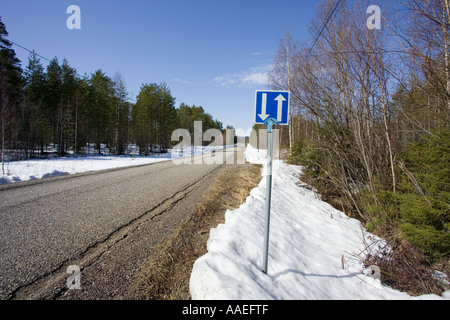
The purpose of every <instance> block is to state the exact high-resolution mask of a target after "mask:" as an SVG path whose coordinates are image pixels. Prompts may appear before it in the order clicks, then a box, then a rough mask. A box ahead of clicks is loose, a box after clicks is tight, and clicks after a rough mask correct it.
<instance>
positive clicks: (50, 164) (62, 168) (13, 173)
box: [0, 146, 223, 185]
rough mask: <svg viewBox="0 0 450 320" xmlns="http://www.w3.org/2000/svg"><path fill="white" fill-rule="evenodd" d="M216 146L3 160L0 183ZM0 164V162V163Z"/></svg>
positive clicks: (163, 158)
mask: <svg viewBox="0 0 450 320" xmlns="http://www.w3.org/2000/svg"><path fill="white" fill-rule="evenodd" d="M222 148H223V147H222V146H219V147H188V148H185V149H184V150H181V151H178V150H169V152H168V153H155V154H153V155H151V156H148V157H144V156H117V157H116V156H87V157H77V158H73V157H67V158H53V159H30V160H23V161H11V162H7V163H5V172H6V174H1V173H2V171H1V168H0V185H1V184H7V183H12V182H20V181H28V180H36V179H42V178H49V177H56V176H63V175H69V174H76V173H83V172H89V171H99V170H106V169H114V168H122V167H130V166H139V165H146V164H150V163H154V162H160V161H168V160H173V159H178V158H183V157H191V156H196V155H200V154H207V153H211V152H212V150H214V149H222ZM0 165H1V163H0Z"/></svg>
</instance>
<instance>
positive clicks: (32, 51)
mask: <svg viewBox="0 0 450 320" xmlns="http://www.w3.org/2000/svg"><path fill="white" fill-rule="evenodd" d="M8 41H9V42H11V43H12V44H13V45H15V46H17V47H19V48H22V49H23V50H25V51H28V52H29V53H34V54H35V55H36V56H38V57H39V58H42V59H44V60H47V61H48V62H50V59H47V58H46V57H43V56H41V55H39V54H37V53H36V51H34V50H30V49H27V48H25V47H24V46H21V45H20V44H17V43H15V42H14V41H11V40H8Z"/></svg>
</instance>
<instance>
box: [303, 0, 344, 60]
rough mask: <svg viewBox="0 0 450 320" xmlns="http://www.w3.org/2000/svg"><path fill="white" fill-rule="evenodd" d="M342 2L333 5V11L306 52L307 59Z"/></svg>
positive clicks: (340, 0) (339, 0)
mask: <svg viewBox="0 0 450 320" xmlns="http://www.w3.org/2000/svg"><path fill="white" fill-rule="evenodd" d="M341 2H342V0H338V1H337V2H336V4H335V5H334V8H333V10H332V11H331V13H330V14H329V16H328V18H327V20H326V21H325V23H324V25H323V26H322V28H321V30H320V32H319V34H318V35H317V37H316V39H315V40H314V43H313V44H312V46H311V48H309V50H308V54H307V56H306V57H307V58H309V57H310V56H311V53H312V51H313V50H314V47H315V46H316V43H317V41H319V39H320V37H321V36H322V34H323V31H324V30H325V28H326V27H327V25H328V23H329V22H330V20H331V18H332V17H333V16H334V14H335V12H336V10H337V9H338V7H339V5H340V4H341Z"/></svg>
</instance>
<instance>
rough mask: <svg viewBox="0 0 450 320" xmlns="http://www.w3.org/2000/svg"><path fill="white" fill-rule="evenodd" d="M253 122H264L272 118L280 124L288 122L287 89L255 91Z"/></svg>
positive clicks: (288, 101) (288, 102) (288, 103)
mask: <svg viewBox="0 0 450 320" xmlns="http://www.w3.org/2000/svg"><path fill="white" fill-rule="evenodd" d="M255 100H256V102H255V123H257V124H264V122H265V121H266V120H267V119H270V118H273V119H276V120H277V121H278V124H280V125H288V124H289V106H290V93H289V91H262V90H258V91H256V99H255Z"/></svg>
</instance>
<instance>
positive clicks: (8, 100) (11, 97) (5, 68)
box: [0, 18, 23, 174]
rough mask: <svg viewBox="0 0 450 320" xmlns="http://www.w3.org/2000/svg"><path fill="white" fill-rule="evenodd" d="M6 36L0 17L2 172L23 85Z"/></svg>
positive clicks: (14, 54)
mask: <svg viewBox="0 0 450 320" xmlns="http://www.w3.org/2000/svg"><path fill="white" fill-rule="evenodd" d="M7 36H8V32H7V31H6V27H5V25H4V24H3V22H2V21H1V18H0V140H1V145H0V148H1V162H2V172H3V174H5V165H4V163H5V151H6V150H5V148H6V147H7V145H6V143H7V138H9V139H12V138H13V136H14V135H15V136H16V137H17V125H18V123H17V122H18V119H17V108H18V106H19V103H20V99H21V90H22V86H23V79H22V69H21V68H20V61H19V59H17V58H16V53H15V52H14V50H13V49H12V48H11V46H12V44H11V42H10V41H8V40H7V39H6V37H7ZM14 122H15V123H14ZM13 131H15V134H14V132H13Z"/></svg>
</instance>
